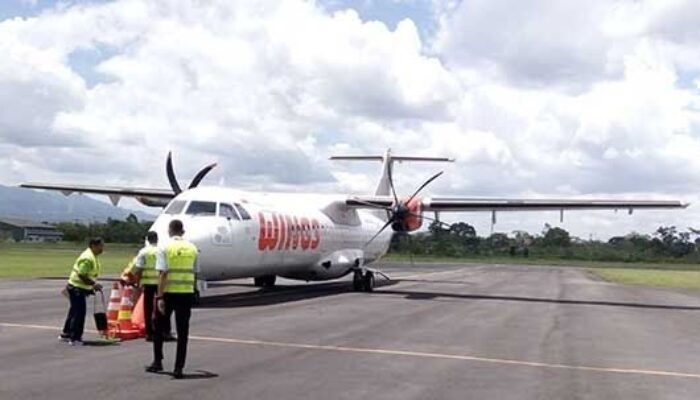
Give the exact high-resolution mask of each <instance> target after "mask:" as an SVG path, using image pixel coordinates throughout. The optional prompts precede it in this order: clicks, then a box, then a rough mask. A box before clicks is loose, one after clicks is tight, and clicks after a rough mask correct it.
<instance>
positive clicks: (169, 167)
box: [165, 151, 216, 195]
mask: <svg viewBox="0 0 700 400" xmlns="http://www.w3.org/2000/svg"><path fill="white" fill-rule="evenodd" d="M214 167H216V163H212V164H209V165H207V166H206V167H204V168H202V169H201V170H200V171H199V172H197V175H195V177H194V178H193V179H192V182H190V185H189V186H188V187H187V188H188V189H194V188H196V187H197V186H199V184H200V183H201V182H202V179H204V177H205V176H207V174H208V173H209V171H211V170H212V169H214ZM165 172H166V174H167V175H168V182H170V187H171V188H172V189H173V193H175V194H176V195H178V194H180V193H182V188H181V187H180V184H179V183H178V182H177V177H176V176H175V169H174V168H173V155H172V151H170V152H168V159H167V160H166V161H165Z"/></svg>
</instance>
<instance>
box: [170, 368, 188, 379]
mask: <svg viewBox="0 0 700 400" xmlns="http://www.w3.org/2000/svg"><path fill="white" fill-rule="evenodd" d="M184 377H185V374H183V373H182V370H181V369H175V370H173V379H182V378H184Z"/></svg>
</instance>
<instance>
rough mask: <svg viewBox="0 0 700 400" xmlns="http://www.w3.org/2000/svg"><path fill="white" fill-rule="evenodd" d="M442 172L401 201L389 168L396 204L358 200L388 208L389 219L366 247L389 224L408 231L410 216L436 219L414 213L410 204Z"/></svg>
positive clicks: (375, 206)
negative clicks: (386, 204)
mask: <svg viewBox="0 0 700 400" xmlns="http://www.w3.org/2000/svg"><path fill="white" fill-rule="evenodd" d="M442 173H443V171H440V172H438V173H437V174H435V175H433V176H431V177H430V178H429V179H428V180H426V181H425V182H423V184H422V185H420V186H419V187H418V189H416V191H415V192H414V193H413V194H412V195H411V197H409V198H408V200H405V201H401V200H399V197H398V196H397V195H396V189H395V188H394V177H393V176H392V175H393V174H392V168H389V169H388V176H387V177H388V179H389V187H390V188H391V193H392V195H393V197H394V204H393V205H392V206H391V207H386V206H382V205H379V204H374V203H371V202H365V201H361V200H356V201H357V202H358V203H360V204H364V205H367V206H370V207H373V208H377V209H382V210H386V211H387V216H388V218H387V221H386V223H385V224H384V226H382V227H381V228H380V229H379V231H377V233H375V234H374V236H372V238H371V239H370V240H368V241H367V243H365V247H367V246H369V244H370V243H372V242H373V241H374V239H376V238H377V237H378V236H379V235H381V234H382V232H384V231H385V230H386V228H388V227H389V226H391V229H392V230H394V231H395V232H406V231H408V227H407V226H406V223H407V220H408V218H410V217H414V218H425V219H427V220H430V221H436V220H435V219H433V218H428V217H424V216H422V215H420V214H417V213H414V212H413V211H411V208H410V207H409V204H411V202H412V201H413V199H415V198H416V196H418V194H419V193H420V192H421V191H422V190H423V189H425V188H426V187H427V186H428V185H429V184H431V183H432V182H433V181H434V180H435V179H437V178H438V177H439V176H440V175H442ZM438 222H439V223H441V224H444V223H443V222H440V221H438ZM444 225H447V224H444Z"/></svg>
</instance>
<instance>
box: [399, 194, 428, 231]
mask: <svg viewBox="0 0 700 400" xmlns="http://www.w3.org/2000/svg"><path fill="white" fill-rule="evenodd" d="M422 215H423V200H421V199H419V198H417V197H414V198H413V199H412V200H411V201H409V202H408V203H406V202H405V200H403V201H401V202H400V204H399V205H398V206H397V207H396V209H395V211H394V216H395V219H396V221H395V222H394V223H393V224H391V228H392V229H393V230H394V231H395V232H413V231H415V230H418V229H420V227H421V226H422V225H423V218H422V217H421V216H422Z"/></svg>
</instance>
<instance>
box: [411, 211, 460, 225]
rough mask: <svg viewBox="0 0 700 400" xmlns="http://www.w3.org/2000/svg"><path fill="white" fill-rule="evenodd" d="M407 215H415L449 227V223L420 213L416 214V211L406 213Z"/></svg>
mask: <svg viewBox="0 0 700 400" xmlns="http://www.w3.org/2000/svg"><path fill="white" fill-rule="evenodd" d="M408 215H410V216H412V217H416V218H422V219H427V220H428V221H433V222H437V223H438V224H440V225H442V226H446V227H448V228H449V227H451V225H450V224H448V223H446V222H442V221H440V220H439V219H437V218H431V217H426V216H425V215H420V214H416V213H408Z"/></svg>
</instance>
